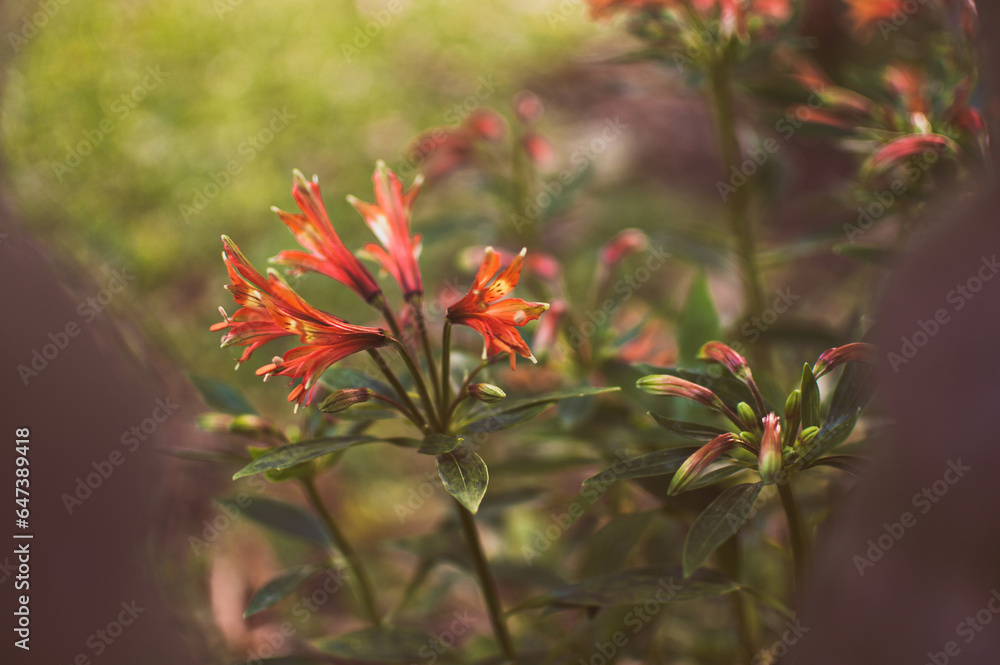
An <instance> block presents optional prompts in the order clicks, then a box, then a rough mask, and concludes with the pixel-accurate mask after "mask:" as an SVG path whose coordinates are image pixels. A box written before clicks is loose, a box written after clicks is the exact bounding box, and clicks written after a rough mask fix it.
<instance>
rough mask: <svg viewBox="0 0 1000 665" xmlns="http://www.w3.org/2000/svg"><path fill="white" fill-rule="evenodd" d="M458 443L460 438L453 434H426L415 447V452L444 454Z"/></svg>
mask: <svg viewBox="0 0 1000 665" xmlns="http://www.w3.org/2000/svg"><path fill="white" fill-rule="evenodd" d="M460 443H462V439H459V438H458V437H455V436H448V435H447V434H428V435H427V436H426V437H424V441H423V443H421V444H420V447H419V448H417V452H418V453H420V454H422V455H444V454H445V453H450V452H451V451H453V450H454V449H455V448H456V447H457V446H458V444H460Z"/></svg>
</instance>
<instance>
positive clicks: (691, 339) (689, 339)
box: [677, 272, 722, 367]
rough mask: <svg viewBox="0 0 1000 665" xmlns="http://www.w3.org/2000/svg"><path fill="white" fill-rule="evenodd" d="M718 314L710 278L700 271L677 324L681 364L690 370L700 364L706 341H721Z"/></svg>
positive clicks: (693, 282)
mask: <svg viewBox="0 0 1000 665" xmlns="http://www.w3.org/2000/svg"><path fill="white" fill-rule="evenodd" d="M721 336H722V333H721V331H720V330H719V314H718V313H717V312H716V311H715V303H714V302H712V293H711V291H710V290H709V288H708V279H707V278H706V277H705V273H704V272H699V273H698V275H697V276H696V277H695V278H694V280H693V281H692V282H691V288H690V289H688V293H687V300H686V301H685V302H684V309H683V311H681V316H680V321H678V324H677V346H678V349H679V351H680V364H681V365H684V366H686V367H690V366H692V365H694V364H695V363H696V362H697V359H698V351H699V350H700V349H701V347H702V345H703V344H705V343H706V342H711V341H712V340H716V339H719V338H720V337H721Z"/></svg>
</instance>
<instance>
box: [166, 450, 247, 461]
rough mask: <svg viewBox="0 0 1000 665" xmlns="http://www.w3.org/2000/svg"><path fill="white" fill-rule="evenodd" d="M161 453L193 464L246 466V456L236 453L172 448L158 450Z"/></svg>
mask: <svg viewBox="0 0 1000 665" xmlns="http://www.w3.org/2000/svg"><path fill="white" fill-rule="evenodd" d="M157 450H159V451H160V452H162V453H164V454H166V455H170V456H171V457H176V458H178V459H186V460H189V461H192V462H217V463H221V464H246V463H247V457H246V455H237V454H236V453H227V452H225V451H222V450H198V449H194V448H172V447H162V448H157Z"/></svg>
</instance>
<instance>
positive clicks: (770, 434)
mask: <svg viewBox="0 0 1000 665" xmlns="http://www.w3.org/2000/svg"><path fill="white" fill-rule="evenodd" d="M757 470H758V471H759V472H760V480H761V482H763V483H764V484H765V485H773V484H774V482H775V480H776V479H777V477H778V474H779V473H780V472H781V421H780V420H779V419H778V416H777V415H775V414H773V413H769V414H767V415H766V416H764V433H763V434H762V435H761V438H760V456H759V457H758V458H757Z"/></svg>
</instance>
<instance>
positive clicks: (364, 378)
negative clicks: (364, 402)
mask: <svg viewBox="0 0 1000 665" xmlns="http://www.w3.org/2000/svg"><path fill="white" fill-rule="evenodd" d="M320 382H321V383H323V384H324V385H325V386H327V387H328V388H329V389H330V392H333V391H335V390H343V389H344V388H368V389H370V390H374V391H375V392H377V393H380V394H382V395H386V396H390V397H391V396H393V395H395V394H396V393H395V391H394V390H393V389H392V388H391V387H390V386H388V385H387V384H385V383H382V382H381V381H379V380H378V379H376V378H374V377H371V376H369V375H368V374H366V373H365V372H362V371H361V370H357V369H354V368H352V367H341V366H339V365H334V366H333V367H331V368H330V369H328V370H326V371H325V372H323V376H322V377H320Z"/></svg>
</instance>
